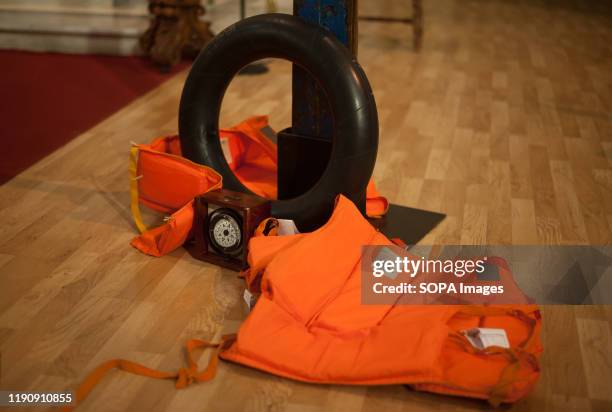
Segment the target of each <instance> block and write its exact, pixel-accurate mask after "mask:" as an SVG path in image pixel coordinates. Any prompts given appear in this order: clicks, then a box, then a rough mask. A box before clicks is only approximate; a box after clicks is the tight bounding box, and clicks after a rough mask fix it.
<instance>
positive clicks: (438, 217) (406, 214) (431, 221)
mask: <svg viewBox="0 0 612 412" xmlns="http://www.w3.org/2000/svg"><path fill="white" fill-rule="evenodd" d="M445 217H446V215H444V214H442V213H436V212H430V211H427V210H421V209H413V208H411V207H406V206H400V205H395V204H391V205H390V206H389V211H388V212H387V214H386V215H385V216H384V217H383V218H380V219H369V221H370V223H372V225H373V226H374V227H375V228H377V229H378V230H380V231H381V232H382V233H383V234H384V235H385V236H387V237H388V238H389V239H392V238H396V237H397V238H400V239H402V240H403V241H404V242H405V243H406V244H408V245H414V244H415V243H417V242H418V241H419V240H421V239H423V238H424V237H425V235H427V234H428V233H429V232H431V231H432V230H433V229H434V228H435V227H436V226H438V224H439V223H440V222H441V221H442V220H443V219H444V218H445Z"/></svg>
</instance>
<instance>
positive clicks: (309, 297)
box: [66, 196, 542, 409]
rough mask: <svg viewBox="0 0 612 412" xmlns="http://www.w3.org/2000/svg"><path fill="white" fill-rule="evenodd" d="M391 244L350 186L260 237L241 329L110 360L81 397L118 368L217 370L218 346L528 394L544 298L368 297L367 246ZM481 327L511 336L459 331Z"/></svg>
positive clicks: (326, 366) (421, 384) (363, 377)
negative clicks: (491, 302)
mask: <svg viewBox="0 0 612 412" xmlns="http://www.w3.org/2000/svg"><path fill="white" fill-rule="evenodd" d="M390 244H391V242H390V241H389V240H388V239H387V238H386V237H385V236H384V235H382V234H381V233H380V232H377V231H376V230H375V229H374V228H373V226H371V224H370V223H369V222H367V221H366V220H365V219H364V218H363V216H362V215H361V213H360V212H359V211H358V209H357V208H356V207H355V205H354V204H353V203H351V202H350V201H349V200H348V199H347V198H345V197H343V196H339V197H338V200H337V203H336V207H335V210H334V212H333V215H332V216H331V218H330V219H329V221H328V222H327V223H326V224H325V225H324V226H322V227H321V228H320V229H318V230H316V231H314V232H311V233H305V234H295V235H288V236H259V237H254V238H252V239H251V240H250V244H249V263H250V269H249V273H247V281H248V282H249V281H250V282H251V284H252V279H253V277H255V276H256V274H260V273H262V272H263V276H261V277H260V278H259V279H260V280H259V282H260V289H261V292H262V293H261V296H260V298H259V300H258V301H257V304H256V305H255V307H254V308H253V310H252V312H251V313H250V314H249V316H248V317H247V318H246V320H245V321H244V323H243V324H242V325H241V326H240V329H239V331H238V333H237V335H232V336H224V337H223V340H222V342H221V343H209V342H206V341H202V340H190V341H188V342H187V345H186V351H187V362H188V365H187V367H186V368H181V369H179V370H178V371H176V372H163V371H157V370H153V369H149V368H147V367H145V366H142V365H139V364H136V363H133V362H130V361H127V360H122V359H114V360H110V361H108V362H105V363H103V364H102V365H100V366H99V367H98V368H97V369H95V370H94V371H93V372H92V373H91V374H90V375H89V376H88V377H87V378H86V379H85V380H84V381H83V383H82V384H81V385H80V387H79V388H78V389H77V391H76V402H77V403H79V402H81V401H82V400H84V399H85V398H86V397H87V395H88V393H89V392H90V391H91V390H92V389H93V388H94V386H95V385H96V384H97V383H98V382H99V381H100V379H102V378H103V377H104V375H105V374H106V373H107V372H108V371H109V370H111V369H114V368H117V369H121V370H124V371H127V372H131V373H134V374H138V375H143V376H148V377H153V378H158V379H172V380H174V381H175V382H176V383H175V386H176V387H177V388H179V389H180V388H184V387H186V386H188V385H189V384H191V383H194V382H203V381H207V380H210V379H213V378H214V376H215V370H216V367H217V359H218V358H221V359H224V360H227V361H231V362H236V363H239V364H242V365H246V366H250V367H253V368H257V369H260V370H263V371H267V372H270V373H273V374H275V375H278V376H283V377H287V378H291V379H295V380H300V381H305V382H312V383H335V384H351V385H386V384H408V385H411V386H412V387H414V388H415V389H417V390H422V391H429V392H436V393H442V394H449V395H458V396H466V397H473V398H480V399H487V400H488V401H489V402H490V403H491V404H492V405H499V404H500V403H502V402H515V401H517V400H519V399H521V398H523V397H525V396H526V395H527V394H528V393H529V392H530V391H531V390H532V388H533V387H534V385H535V383H536V381H537V379H538V377H539V373H540V370H539V357H540V353H541V351H542V345H541V341H540V329H541V323H542V321H541V317H540V312H539V309H538V307H537V306H535V305H507V306H502V305H498V306H461V305H454V306H450V305H444V306H443V305H421V306H418V305H363V304H361V293H362V291H361V273H360V270H361V264H360V259H361V258H362V246H363V245H390ZM499 269H500V270H502V271H504V270H506V271H507V270H508V269H507V267H506V266H505V265H500V266H499ZM504 276H505V275H504ZM249 277H250V278H251V279H250V280H249V279H248V278H249ZM474 328H494V329H503V330H504V331H505V334H506V336H507V341H508V342H507V344H508V346H507V347H502V346H489V347H486V348H484V349H477V348H476V347H475V346H473V345H472V343H471V342H470V341H469V339H468V337H466V335H465V334H464V333H462V332H463V331H466V330H471V329H474ZM207 347H216V351H215V352H214V353H213V354H212V355H211V358H210V361H209V363H208V366H207V367H206V368H205V369H204V370H202V371H198V370H197V364H196V363H195V362H194V361H193V359H192V352H193V351H194V350H195V349H198V348H207ZM66 409H70V408H66Z"/></svg>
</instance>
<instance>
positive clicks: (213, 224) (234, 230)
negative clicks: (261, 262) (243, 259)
mask: <svg viewBox="0 0 612 412" xmlns="http://www.w3.org/2000/svg"><path fill="white" fill-rule="evenodd" d="M208 238H209V241H210V244H211V246H212V247H213V248H214V249H215V250H217V251H218V252H220V253H223V254H232V255H233V254H237V253H239V252H240V251H241V249H242V243H243V242H242V219H241V218H240V216H239V215H238V214H237V213H236V212H234V211H233V210H231V209H226V208H222V209H217V210H215V211H214V212H212V213H211V214H210V215H209V219H208Z"/></svg>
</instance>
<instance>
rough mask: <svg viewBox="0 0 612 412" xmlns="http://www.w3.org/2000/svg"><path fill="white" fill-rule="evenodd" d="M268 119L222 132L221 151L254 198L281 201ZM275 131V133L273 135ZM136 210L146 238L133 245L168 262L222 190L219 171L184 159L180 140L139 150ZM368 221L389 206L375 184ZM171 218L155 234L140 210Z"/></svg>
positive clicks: (134, 173)
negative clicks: (203, 199)
mask: <svg viewBox="0 0 612 412" xmlns="http://www.w3.org/2000/svg"><path fill="white" fill-rule="evenodd" d="M266 128H267V129H269V126H268V118H267V116H255V117H251V118H249V119H247V120H245V121H243V122H242V123H240V124H238V125H236V126H234V127H232V128H230V129H223V130H221V131H220V138H221V147H222V149H223V151H224V153H225V157H226V159H227V160H228V164H229V166H230V168H231V169H232V171H233V172H234V173H235V174H236V176H237V177H238V178H239V179H240V180H241V181H242V183H243V184H244V185H245V186H247V187H248V188H249V189H251V190H252V191H253V192H254V193H256V194H258V195H260V196H263V197H267V198H270V199H274V198H276V194H277V193H276V173H277V169H278V159H277V156H276V145H275V144H274V143H273V142H272V141H271V140H270V139H269V138H268V137H267V136H266V134H265V130H266ZM269 130H271V129H269ZM130 178H131V210H132V215H133V217H134V222H135V224H136V227H137V228H138V230H139V231H140V232H141V235H140V236H137V237H135V238H134V239H133V240H132V242H131V244H132V246H134V247H136V248H137V249H138V250H140V251H142V252H144V253H146V254H148V255H152V256H162V255H165V254H167V253H170V252H171V251H173V250H174V249H176V248H178V247H179V246H181V245H182V244H183V243H185V241H186V240H187V238H188V236H189V234H190V232H191V227H192V223H193V213H194V211H193V202H192V201H193V198H194V197H195V196H197V195H199V194H202V193H205V192H207V191H209V190H215V189H219V188H221V186H222V179H221V176H220V175H219V174H218V173H217V172H215V171H214V170H213V169H211V168H209V167H206V166H202V165H198V164H196V163H193V162H191V161H190V160H188V159H186V158H184V157H182V156H181V147H180V140H179V138H178V136H167V137H160V138H157V139H155V140H153V142H152V143H150V144H140V145H137V144H134V145H133V146H132V149H131V156H130ZM366 198H367V199H366V211H367V214H368V216H371V217H379V216H382V215H384V214H385V213H386V212H387V209H388V207H389V203H388V201H387V199H385V198H384V197H383V196H381V195H380V194H379V193H378V191H377V190H376V187H375V185H374V182H372V181H370V183H369V184H368V187H367V193H366ZM141 203H142V204H143V205H145V206H147V207H149V208H151V209H153V210H156V211H158V212H162V213H170V216H169V217H168V218H167V219H166V223H164V224H162V225H161V226H157V227H155V228H153V229H151V230H148V229H147V227H146V226H145V225H144V223H143V222H142V217H141V213H140V208H139V205H140V204H141Z"/></svg>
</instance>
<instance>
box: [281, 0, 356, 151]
mask: <svg viewBox="0 0 612 412" xmlns="http://www.w3.org/2000/svg"><path fill="white" fill-rule="evenodd" d="M356 11H357V0H294V2H293V14H294V15H295V16H298V17H300V18H302V19H304V20H305V21H307V22H309V23H314V24H318V25H320V26H321V27H324V28H326V29H327V30H329V31H331V32H332V33H334V34H335V35H336V37H337V38H338V39H339V40H340V41H341V42H342V43H344V44H345V45H346V46H347V47H348V48H349V49H350V50H352V51H353V53H354V54H356V50H357V12H356ZM292 93H293V110H292V119H291V123H292V128H293V133H296V134H299V135H304V136H311V137H319V138H325V139H331V137H332V131H333V130H332V128H333V123H332V117H331V113H330V109H329V105H328V103H327V100H326V98H325V95H324V93H323V91H322V90H321V89H320V88H319V86H318V84H317V82H316V81H315V80H314V79H313V78H312V77H311V76H310V75H309V74H308V73H307V72H306V71H305V70H303V69H302V68H300V67H299V66H295V65H294V66H293V85H292Z"/></svg>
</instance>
